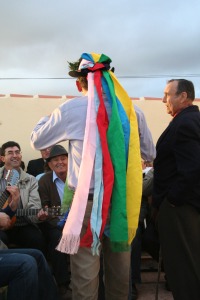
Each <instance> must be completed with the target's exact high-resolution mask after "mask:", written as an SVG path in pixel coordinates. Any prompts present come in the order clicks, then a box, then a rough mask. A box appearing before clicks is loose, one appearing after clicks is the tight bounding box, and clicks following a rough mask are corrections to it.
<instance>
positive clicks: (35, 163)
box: [27, 147, 51, 177]
mask: <svg viewBox="0 0 200 300" xmlns="http://www.w3.org/2000/svg"><path fill="white" fill-rule="evenodd" d="M50 150H51V147H49V148H46V149H43V150H41V151H40V153H41V156H42V157H41V158H37V159H32V160H30V161H29V162H28V166H27V173H28V174H30V175H33V176H35V177H36V176H37V175H39V174H43V173H44V171H45V162H46V159H47V158H48V156H49V153H50Z"/></svg>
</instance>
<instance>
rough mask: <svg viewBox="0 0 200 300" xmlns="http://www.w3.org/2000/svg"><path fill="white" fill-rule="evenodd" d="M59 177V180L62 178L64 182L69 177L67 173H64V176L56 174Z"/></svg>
mask: <svg viewBox="0 0 200 300" xmlns="http://www.w3.org/2000/svg"><path fill="white" fill-rule="evenodd" d="M56 175H57V176H58V178H60V179H61V180H62V181H63V182H65V181H66V177H67V174H66V173H62V174H56Z"/></svg>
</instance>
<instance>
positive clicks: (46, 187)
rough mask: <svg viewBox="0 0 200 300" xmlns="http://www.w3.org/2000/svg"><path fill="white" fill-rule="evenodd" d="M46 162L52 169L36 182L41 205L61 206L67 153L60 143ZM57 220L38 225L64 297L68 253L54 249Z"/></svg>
mask: <svg viewBox="0 0 200 300" xmlns="http://www.w3.org/2000/svg"><path fill="white" fill-rule="evenodd" d="M47 163H48V165H49V167H50V169H51V170H52V171H50V172H47V173H46V174H44V175H43V176H42V177H41V178H40V180H39V182H38V185H39V194H40V198H41V202H42V206H43V207H47V206H48V207H53V206H61V205H62V200H63V194H64V186H65V181H66V177H67V167H68V153H67V151H66V150H65V148H64V147H62V146H61V145H55V146H53V147H52V148H51V151H50V154H49V157H48V158H47ZM42 214H43V217H44V219H45V213H43V212H42V211H41V215H42ZM41 218H42V216H41ZM58 221H59V220H58V218H53V219H47V220H46V221H45V222H43V223H41V224H40V225H39V226H40V229H41V230H42V232H43V234H44V235H45V237H46V239H47V242H48V251H49V257H50V260H51V263H52V268H53V273H54V276H55V279H56V282H57V284H58V287H59V291H60V294H61V298H62V299H65V298H66V297H67V294H68V293H69V292H68V291H67V289H68V285H69V281H70V274H69V270H68V266H69V255H67V254H65V253H61V252H59V251H57V250H55V248H56V246H57V245H58V243H59V240H60V238H61V235H62V228H60V227H59V226H57V223H58Z"/></svg>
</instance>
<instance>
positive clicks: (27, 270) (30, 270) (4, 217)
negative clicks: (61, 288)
mask: <svg viewBox="0 0 200 300" xmlns="http://www.w3.org/2000/svg"><path fill="white" fill-rule="evenodd" d="M6 189H7V191H8V192H9V194H10V196H9V199H8V206H7V207H6V208H5V209H3V210H1V212H0V229H1V230H6V229H8V228H9V227H10V224H11V219H10V218H12V217H13V215H14V214H15V212H16V209H17V207H18V204H19V199H20V197H19V196H20V195H19V189H18V188H17V187H16V186H8V187H7V188H6ZM4 286H8V291H7V299H8V300H15V299H18V300H24V299H29V300H38V299H39V300H46V299H51V300H56V299H58V295H57V288H56V285H55V281H54V279H53V277H52V275H51V272H50V269H49V267H48V265H47V262H46V260H45V258H44V256H43V254H42V253H41V252H40V251H39V250H36V249H15V250H14V249H6V246H5V245H4V244H3V243H2V241H1V240H0V287H4Z"/></svg>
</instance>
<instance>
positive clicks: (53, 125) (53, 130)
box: [31, 106, 67, 150]
mask: <svg viewBox="0 0 200 300" xmlns="http://www.w3.org/2000/svg"><path fill="white" fill-rule="evenodd" d="M63 114H65V117H63ZM66 120H67V116H66V111H65V112H64V111H63V110H62V106H60V107H58V108H56V109H55V110H54V111H53V112H52V114H51V115H50V116H45V117H43V118H41V119H40V120H39V122H38V123H37V125H36V126H35V128H34V129H33V131H32V133H31V146H32V148H33V149H36V150H41V149H45V148H48V147H51V146H53V145H55V144H57V143H59V142H62V141H65V140H67V130H64V129H65V128H66V126H67V123H66Z"/></svg>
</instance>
